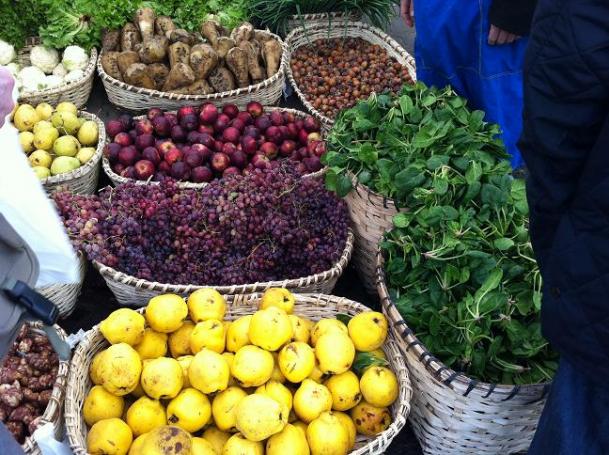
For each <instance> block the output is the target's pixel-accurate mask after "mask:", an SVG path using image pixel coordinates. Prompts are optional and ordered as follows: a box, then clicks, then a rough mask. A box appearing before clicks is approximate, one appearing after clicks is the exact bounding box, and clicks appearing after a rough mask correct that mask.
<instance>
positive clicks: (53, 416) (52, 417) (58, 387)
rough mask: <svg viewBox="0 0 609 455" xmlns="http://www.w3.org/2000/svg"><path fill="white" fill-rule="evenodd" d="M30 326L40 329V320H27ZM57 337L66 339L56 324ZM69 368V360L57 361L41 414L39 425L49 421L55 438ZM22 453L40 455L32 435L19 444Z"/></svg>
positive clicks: (59, 431)
mask: <svg viewBox="0 0 609 455" xmlns="http://www.w3.org/2000/svg"><path fill="white" fill-rule="evenodd" d="M28 324H29V325H30V327H32V328H34V329H42V323H41V322H28ZM54 328H55V330H56V331H57V334H58V335H59V338H61V339H62V340H64V341H65V340H66V333H65V332H64V331H63V329H62V328H61V327H59V326H58V325H55V326H54ZM69 368H70V362H69V361H61V360H60V361H59V368H58V370H57V378H56V379H55V385H54V386H53V392H52V393H51V398H50V400H49V404H48V405H47V408H46V409H45V411H44V414H42V418H41V423H40V426H42V425H44V424H45V423H51V424H52V425H53V428H54V434H55V438H56V439H57V440H61V439H62V437H63V431H64V425H63V405H64V398H65V392H66V386H67V382H68V371H69ZM21 448H22V449H23V451H24V453H26V454H27V455H42V451H41V450H40V448H39V447H38V444H37V443H36V441H34V438H33V437H31V436H30V437H29V438H27V439H26V440H25V442H24V443H23V444H22V445H21Z"/></svg>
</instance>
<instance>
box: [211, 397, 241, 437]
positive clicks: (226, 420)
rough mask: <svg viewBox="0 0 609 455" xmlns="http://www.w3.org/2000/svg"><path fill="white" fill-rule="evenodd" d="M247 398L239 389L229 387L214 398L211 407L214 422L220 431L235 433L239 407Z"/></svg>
mask: <svg viewBox="0 0 609 455" xmlns="http://www.w3.org/2000/svg"><path fill="white" fill-rule="evenodd" d="M246 396H247V393H246V392H245V391H244V390H243V389H240V388H239V387H229V388H228V389H226V390H223V391H222V392H220V393H219V394H218V395H216V396H215V397H214V401H213V402H212V405H211V410H212V414H213V416H214V422H215V423H216V426H217V427H218V429H219V430H222V431H233V430H234V429H235V425H236V423H237V415H236V411H237V405H238V404H239V402H240V401H241V400H242V399H243V398H245V397H246Z"/></svg>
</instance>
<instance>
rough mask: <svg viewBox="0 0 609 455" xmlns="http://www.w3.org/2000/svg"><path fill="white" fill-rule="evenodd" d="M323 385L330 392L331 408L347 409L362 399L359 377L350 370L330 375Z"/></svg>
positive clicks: (336, 409)
mask: <svg viewBox="0 0 609 455" xmlns="http://www.w3.org/2000/svg"><path fill="white" fill-rule="evenodd" d="M325 386H326V387H327V388H328V390H329V391H330V393H331V394H332V409H334V410H335V411H347V410H349V409H351V408H352V407H354V406H355V405H356V404H357V403H359V402H360V400H361V399H362V394H361V392H360V388H359V378H358V377H357V375H356V374H355V373H354V372H353V371H351V370H349V371H345V372H344V373H341V374H337V375H334V376H330V378H328V380H327V381H326V382H325Z"/></svg>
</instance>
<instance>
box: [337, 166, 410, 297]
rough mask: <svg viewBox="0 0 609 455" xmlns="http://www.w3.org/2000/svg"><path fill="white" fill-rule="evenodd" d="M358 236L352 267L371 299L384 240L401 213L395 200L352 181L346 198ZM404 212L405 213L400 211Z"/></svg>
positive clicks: (356, 235) (353, 227)
mask: <svg viewBox="0 0 609 455" xmlns="http://www.w3.org/2000/svg"><path fill="white" fill-rule="evenodd" d="M345 201H346V202H347V207H348V208H349V214H350V215H351V227H352V229H353V232H354V233H355V249H354V251H353V263H354V264H355V269H356V270H357V273H358V275H359V277H360V279H361V280H362V284H363V285H364V287H365V288H366V291H367V292H368V293H369V294H370V295H376V252H377V250H378V243H379V241H380V240H381V237H382V236H383V234H384V233H385V231H387V230H388V229H390V228H391V227H392V226H393V217H394V215H396V214H397V213H399V211H400V210H398V208H397V207H396V205H395V202H394V201H393V200H392V199H388V198H386V197H383V196H381V195H380V194H378V193H375V192H374V191H372V190H371V189H369V188H368V187H366V186H364V185H362V184H360V183H359V182H358V181H357V179H356V178H355V177H353V189H352V190H351V191H350V192H349V194H347V196H345ZM401 210H402V211H403V210H404V209H401Z"/></svg>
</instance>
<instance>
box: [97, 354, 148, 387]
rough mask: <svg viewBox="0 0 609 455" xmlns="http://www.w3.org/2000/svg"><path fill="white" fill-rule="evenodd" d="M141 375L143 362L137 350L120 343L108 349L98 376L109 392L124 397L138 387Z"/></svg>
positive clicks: (100, 363) (99, 367) (101, 362)
mask: <svg viewBox="0 0 609 455" xmlns="http://www.w3.org/2000/svg"><path fill="white" fill-rule="evenodd" d="M141 373H142V360H141V359H140V356H139V355H138V353H137V352H136V351H135V349H133V348H132V347H131V346H129V345H128V344H126V343H118V344H113V345H112V346H110V347H109V348H108V349H106V351H105V353H104V354H103V357H102V360H101V361H100V362H99V365H98V371H97V373H96V374H97V375H98V378H99V379H100V380H101V385H103V386H104V388H105V389H106V390H107V391H108V392H110V393H112V394H114V395H117V396H123V395H127V394H129V393H131V392H133V390H134V389H135V388H136V387H137V385H138V383H139V380H140V374H141Z"/></svg>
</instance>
